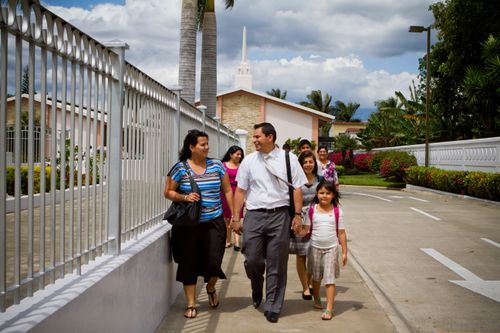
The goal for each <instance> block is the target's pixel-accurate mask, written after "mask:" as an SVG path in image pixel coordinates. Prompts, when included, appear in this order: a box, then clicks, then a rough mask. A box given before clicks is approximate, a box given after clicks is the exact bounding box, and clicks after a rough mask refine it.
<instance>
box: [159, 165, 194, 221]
mask: <svg viewBox="0 0 500 333" xmlns="http://www.w3.org/2000/svg"><path fill="white" fill-rule="evenodd" d="M183 164H184V168H185V169H186V172H187V173H188V175H189V182H190V183H191V192H195V193H198V194H200V196H201V193H200V189H199V187H198V184H196V182H195V181H194V179H193V176H191V172H190V171H189V166H188V165H187V164H186V162H183ZM200 209H201V200H199V201H195V202H188V201H174V202H172V204H171V205H170V207H169V208H168V210H167V212H166V213H165V215H164V216H163V220H167V221H168V223H170V224H171V225H173V226H194V225H196V224H198V222H199V221H200Z"/></svg>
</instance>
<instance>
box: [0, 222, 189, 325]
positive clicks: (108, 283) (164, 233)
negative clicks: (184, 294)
mask: <svg viewBox="0 0 500 333" xmlns="http://www.w3.org/2000/svg"><path fill="white" fill-rule="evenodd" d="M169 230H170V225H168V224H162V225H160V226H158V227H156V228H154V229H153V230H152V231H149V232H145V233H144V236H141V237H140V239H139V240H138V241H132V242H131V243H130V246H127V244H125V245H124V249H123V251H122V253H121V254H120V255H119V256H102V257H98V258H96V261H95V262H93V263H91V264H89V265H86V266H84V267H83V268H82V271H83V272H82V275H81V276H76V275H71V276H68V277H67V278H65V279H62V280H58V281H56V283H55V284H53V285H49V286H47V287H46V289H45V290H42V291H38V292H36V293H35V295H34V296H33V297H31V298H26V299H24V300H23V301H22V302H21V304H19V305H15V306H12V307H10V308H8V309H7V312H6V313H4V314H2V317H1V319H0V331H2V332H26V331H28V330H29V331H30V332H89V333H90V332H92V333H95V332H117V333H118V332H119V333H126V332H131V333H132V332H154V331H155V329H156V327H157V326H158V325H159V324H160V322H161V320H162V318H163V317H164V316H165V314H166V313H167V311H168V309H169V307H170V305H171V304H172V303H173V301H174V300H175V298H176V296H177V295H178V294H179V292H180V291H181V289H182V285H181V284H180V283H178V282H176V281H175V270H176V264H175V263H174V262H173V261H172V259H171V254H170V243H169V237H168V235H169ZM4 329H5V331H3V330H4Z"/></svg>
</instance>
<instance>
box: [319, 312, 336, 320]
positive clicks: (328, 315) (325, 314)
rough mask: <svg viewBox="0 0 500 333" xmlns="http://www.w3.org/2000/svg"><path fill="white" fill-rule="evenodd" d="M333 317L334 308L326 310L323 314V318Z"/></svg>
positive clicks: (330, 318) (329, 318)
mask: <svg viewBox="0 0 500 333" xmlns="http://www.w3.org/2000/svg"><path fill="white" fill-rule="evenodd" d="M332 318H333V310H332V311H330V310H325V311H324V312H323V314H322V315H321V319H322V320H332Z"/></svg>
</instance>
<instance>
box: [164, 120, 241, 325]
mask: <svg viewBox="0 0 500 333" xmlns="http://www.w3.org/2000/svg"><path fill="white" fill-rule="evenodd" d="M208 150H209V148H208V135H207V134H206V133H205V132H202V131H198V130H191V131H189V132H188V134H187V135H186V138H185V139H184V144H183V147H182V149H181V151H180V153H179V162H178V163H176V164H175V165H174V166H173V167H172V169H171V170H170V172H169V173H168V177H167V182H166V184H165V189H164V194H165V197H166V198H167V199H169V200H172V201H190V202H193V201H198V200H201V213H200V220H199V223H198V224H197V225H195V226H174V227H173V228H172V253H173V256H174V260H175V261H176V262H177V263H178V266H177V277H176V279H177V281H180V282H182V284H183V285H184V294H185V296H186V299H187V307H186V310H185V312H184V317H186V318H195V317H196V316H197V314H198V309H197V307H196V295H195V293H196V281H197V279H198V276H203V278H204V280H205V282H206V283H207V285H206V290H207V294H208V301H209V304H210V306H211V307H212V308H216V307H217V306H218V305H219V298H218V296H217V293H216V290H215V284H216V283H217V280H218V279H219V278H221V279H225V278H226V276H225V274H224V272H223V271H222V268H221V265H222V258H223V256H224V243H225V240H226V226H225V224H224V220H223V218H222V203H221V199H220V189H221V187H222V190H223V191H224V193H226V195H228V197H229V198H228V203H229V207H232V206H233V205H232V191H231V185H230V184H229V177H228V175H227V173H226V171H225V169H224V166H223V165H222V163H221V162H220V161H219V160H215V159H209V158H207V156H208ZM183 162H186V164H187V166H188V168H187V169H186V168H185V166H184V163H183ZM189 174H191V176H192V177H193V179H194V181H195V182H196V184H197V185H198V187H199V188H200V192H201V196H200V195H199V194H198V193H194V192H192V191H191V184H190V181H189Z"/></svg>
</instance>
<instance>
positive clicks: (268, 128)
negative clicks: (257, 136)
mask: <svg viewBox="0 0 500 333" xmlns="http://www.w3.org/2000/svg"><path fill="white" fill-rule="evenodd" d="M257 128H260V129H261V131H262V133H264V135H265V136H268V135H270V134H272V135H273V142H276V130H275V129H274V126H273V125H272V124H271V123H259V124H255V125H253V129H257Z"/></svg>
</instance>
